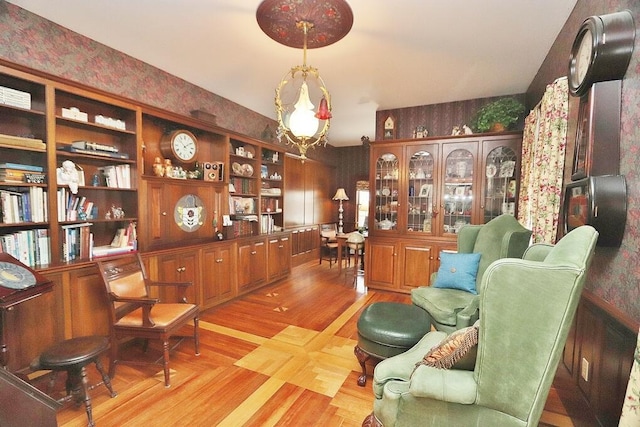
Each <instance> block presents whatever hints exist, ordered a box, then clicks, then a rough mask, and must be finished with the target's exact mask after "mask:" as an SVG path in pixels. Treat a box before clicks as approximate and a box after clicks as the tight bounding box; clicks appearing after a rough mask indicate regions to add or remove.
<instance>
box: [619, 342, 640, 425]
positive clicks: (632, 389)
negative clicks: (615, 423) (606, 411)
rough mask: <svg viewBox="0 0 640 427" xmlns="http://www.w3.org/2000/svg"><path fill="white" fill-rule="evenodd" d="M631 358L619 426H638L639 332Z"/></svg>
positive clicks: (639, 386)
mask: <svg viewBox="0 0 640 427" xmlns="http://www.w3.org/2000/svg"><path fill="white" fill-rule="evenodd" d="M633 359H634V360H633V366H631V375H629V383H628V384H627V394H626V396H625V398H624V404H623V405H622V416H621V417H620V424H619V426H620V427H637V426H640V333H639V334H638V341H637V345H636V351H635V352H634V354H633Z"/></svg>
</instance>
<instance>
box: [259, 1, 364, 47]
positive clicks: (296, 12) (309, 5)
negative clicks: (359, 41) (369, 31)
mask: <svg viewBox="0 0 640 427" xmlns="http://www.w3.org/2000/svg"><path fill="white" fill-rule="evenodd" d="M256 19H257V20H258V25H259V26H260V29H262V31H263V32H264V33H265V34H266V35H268V36H269V37H271V38H272V39H273V40H275V41H277V42H278V43H280V44H283V45H285V46H289V47H294V48H299V49H301V48H302V47H303V46H304V34H303V33H302V32H301V31H300V29H299V28H298V27H296V24H297V23H298V22H303V21H304V22H309V23H311V24H312V27H313V30H312V31H309V34H308V39H307V48H308V49H315V48H319V47H324V46H328V45H330V44H333V43H335V42H337V41H338V40H340V39H342V38H343V37H344V36H346V35H347V33H349V31H350V30H351V27H352V25H353V12H352V11H351V7H349V5H348V4H347V2H345V1H344V0H264V1H263V2H262V3H260V5H259V6H258V10H257V12H256Z"/></svg>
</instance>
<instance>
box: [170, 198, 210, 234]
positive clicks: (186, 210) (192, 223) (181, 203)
mask: <svg viewBox="0 0 640 427" xmlns="http://www.w3.org/2000/svg"><path fill="white" fill-rule="evenodd" d="M206 218H207V210H206V208H205V206H204V203H203V202H202V200H201V199H200V197H198V196H196V195H195V194H187V195H185V196H182V197H181V198H180V200H178V201H177V202H176V206H175V209H174V213H173V219H174V221H175V222H176V224H177V225H178V227H180V229H181V230H184V231H186V232H188V233H192V232H194V231H196V230H197V229H199V228H200V227H202V225H203V224H204V221H205V220H206Z"/></svg>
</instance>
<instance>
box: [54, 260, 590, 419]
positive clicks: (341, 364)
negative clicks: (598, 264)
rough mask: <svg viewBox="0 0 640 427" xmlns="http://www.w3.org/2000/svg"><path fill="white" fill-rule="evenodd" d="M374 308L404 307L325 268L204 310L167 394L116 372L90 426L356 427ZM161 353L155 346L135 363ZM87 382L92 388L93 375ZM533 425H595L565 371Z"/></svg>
mask: <svg viewBox="0 0 640 427" xmlns="http://www.w3.org/2000/svg"><path fill="white" fill-rule="evenodd" d="M374 301H398V302H407V303H408V302H410V299H409V296H408V295H402V294H396V293H390V292H380V291H374V290H369V291H367V290H366V289H364V287H363V286H362V282H361V281H359V282H358V285H357V286H354V281H353V275H352V273H351V272H350V271H349V270H346V269H343V273H342V275H338V274H337V269H336V268H335V266H334V268H332V269H330V268H329V267H328V265H327V264H326V263H325V264H323V265H321V266H319V265H317V263H316V262H310V263H308V264H305V265H302V266H299V267H296V268H294V270H293V272H292V274H291V276H290V277H289V278H288V279H285V280H283V281H280V282H278V283H276V284H273V285H270V286H267V287H265V288H262V289H259V290H257V291H254V292H253V293H251V294H249V295H246V296H244V297H242V298H240V299H238V300H236V301H232V302H230V303H227V304H224V305H222V306H219V307H215V308H213V309H211V310H209V311H207V312H204V313H203V314H202V316H201V335H200V336H201V344H200V351H201V355H200V356H198V357H196V356H195V355H194V351H193V344H192V342H190V341H185V342H183V343H181V344H180V345H179V346H178V348H177V349H176V350H174V351H173V353H172V355H171V372H172V378H171V384H172V385H171V388H169V389H165V388H164V384H163V376H162V370H161V368H160V367H159V366H148V367H145V366H143V367H140V366H135V367H132V366H127V365H121V366H119V367H118V370H117V373H116V376H115V378H114V379H113V380H112V382H113V387H114V389H115V390H116V391H117V392H118V396H117V397H116V398H113V399H112V398H109V395H108V393H107V391H106V390H105V388H104V387H98V388H96V389H94V390H92V392H91V397H92V402H93V417H94V420H95V421H96V424H97V425H98V426H100V427H108V426H119V427H120V426H123V427H124V426H233V427H237V426H344V427H348V426H360V425H361V423H362V420H363V419H364V418H365V416H366V415H368V414H369V413H370V412H371V410H372V404H373V393H372V390H371V380H370V379H369V380H368V381H367V385H366V387H358V386H357V385H356V380H357V377H358V375H359V372H360V365H359V364H358V362H357V360H356V358H355V356H354V355H353V347H354V345H355V344H356V321H357V318H358V316H359V314H360V312H361V311H362V309H363V308H364V307H365V306H366V305H367V304H370V303H372V302H374ZM128 351H129V353H130V354H131V355H136V353H138V352H139V349H138V346H131V348H130V349H128ZM159 354H160V353H159V348H157V347H155V346H153V345H152V346H151V348H150V350H149V351H148V352H147V354H137V355H136V356H137V357H141V358H144V357H147V358H154V357H157V356H159ZM368 369H369V371H372V370H373V366H371V367H368ZM562 371H564V372H562ZM89 376H90V381H91V382H97V381H98V380H99V378H98V376H97V374H96V373H95V369H93V368H89ZM59 382H60V383H64V381H59ZM62 387H63V384H62ZM86 422H87V419H86V414H85V412H84V407H82V406H81V407H75V406H73V405H71V406H66V407H65V408H64V409H62V410H61V411H60V412H59V413H58V423H59V425H60V426H63V427H75V426H85V425H86ZM540 425H541V426H545V427H547V426H549V427H550V426H557V427H565V426H587V427H588V426H596V425H597V423H596V422H595V421H594V419H593V418H592V417H590V414H589V411H588V410H587V409H586V407H585V405H584V402H583V400H582V398H581V396H580V394H579V393H578V391H577V389H576V388H575V386H572V383H571V381H570V379H569V377H568V373H567V372H566V371H565V370H564V369H560V370H559V373H558V375H557V378H556V381H555V382H554V387H553V389H552V390H551V393H550V396H549V399H548V401H547V407H546V408H545V412H544V415H543V418H542V422H541V424H540Z"/></svg>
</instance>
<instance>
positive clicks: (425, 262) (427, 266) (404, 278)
mask: <svg viewBox="0 0 640 427" xmlns="http://www.w3.org/2000/svg"><path fill="white" fill-rule="evenodd" d="M399 246H400V254H399V258H400V260H399V264H400V268H399V272H400V276H401V278H400V289H402V290H405V291H409V292H410V291H411V290H412V289H414V288H419V287H420V286H429V281H430V280H429V277H430V276H431V272H432V271H433V267H432V264H433V262H434V255H435V254H434V250H435V249H436V248H434V247H433V246H432V245H429V244H425V243H422V242H415V243H413V242H410V243H401V244H400V245H399Z"/></svg>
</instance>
